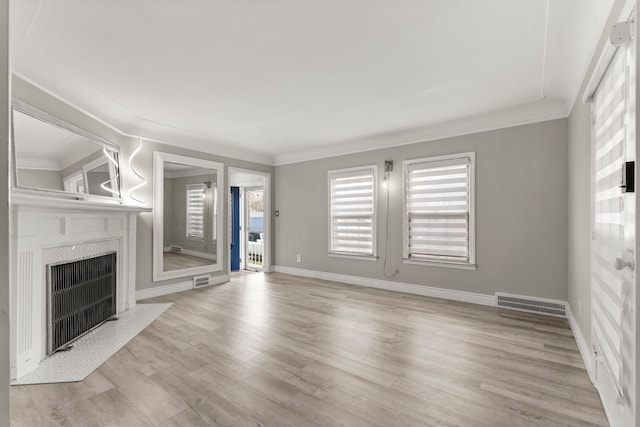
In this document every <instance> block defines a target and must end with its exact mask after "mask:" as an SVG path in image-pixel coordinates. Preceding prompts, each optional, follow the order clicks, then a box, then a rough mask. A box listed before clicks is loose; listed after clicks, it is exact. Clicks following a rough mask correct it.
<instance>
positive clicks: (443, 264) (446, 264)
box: [402, 259, 478, 270]
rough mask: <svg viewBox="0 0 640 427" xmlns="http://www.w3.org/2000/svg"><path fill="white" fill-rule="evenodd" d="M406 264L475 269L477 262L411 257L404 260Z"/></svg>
mask: <svg viewBox="0 0 640 427" xmlns="http://www.w3.org/2000/svg"><path fill="white" fill-rule="evenodd" d="M402 262H403V263H404V264H413V265H424V266H425V267H445V268H455V269H458V270H475V269H476V268H477V267H478V265H477V264H462V263H458V262H446V261H416V260H411V259H404V260H402Z"/></svg>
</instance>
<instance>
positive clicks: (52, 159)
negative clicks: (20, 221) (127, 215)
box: [12, 99, 121, 201]
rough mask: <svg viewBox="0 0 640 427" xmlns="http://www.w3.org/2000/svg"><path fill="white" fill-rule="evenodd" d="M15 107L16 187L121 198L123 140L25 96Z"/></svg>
mask: <svg viewBox="0 0 640 427" xmlns="http://www.w3.org/2000/svg"><path fill="white" fill-rule="evenodd" d="M12 107H13V108H12V151H13V156H12V172H13V173H12V185H13V187H14V188H17V189H20V190H24V191H28V192H34V193H40V194H43V195H57V196H60V197H63V196H64V197H67V198H76V199H95V200H100V199H103V200H114V199H115V200H118V201H119V200H121V196H120V151H119V148H118V146H116V145H115V144H112V143H110V142H109V141H106V140H104V139H102V138H99V137H97V136H95V135H92V134H91V133H89V132H87V131H85V130H84V129H80V128H78V127H76V126H74V125H72V124H70V123H67V122H65V121H63V120H60V119H59V118H57V117H54V116H52V115H50V114H48V113H46V112H44V111H41V110H39V109H37V108H35V107H32V106H30V105H28V104H25V103H23V102H21V101H19V100H15V99H14V100H13V102H12Z"/></svg>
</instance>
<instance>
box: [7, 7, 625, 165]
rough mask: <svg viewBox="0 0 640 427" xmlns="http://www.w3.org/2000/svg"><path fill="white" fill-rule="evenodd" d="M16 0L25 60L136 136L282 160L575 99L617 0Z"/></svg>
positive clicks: (28, 70) (51, 83) (492, 120)
mask: <svg viewBox="0 0 640 427" xmlns="http://www.w3.org/2000/svg"><path fill="white" fill-rule="evenodd" d="M14 3H15V4H13V6H12V9H11V24H12V25H11V36H12V37H11V40H12V46H11V47H12V55H13V57H12V67H13V72H14V73H15V74H16V75H19V76H24V77H25V78H26V79H27V80H28V81H30V82H34V83H36V85H37V86H39V87H41V88H47V89H48V92H49V93H55V94H56V95H57V97H59V98H60V99H62V100H65V102H67V101H68V103H70V104H71V105H73V106H75V107H76V108H78V109H79V110H81V111H83V112H85V113H87V114H89V115H90V116H92V117H94V118H96V117H100V118H101V119H102V121H103V123H104V122H108V123H110V124H111V126H110V127H112V128H117V129H120V130H121V131H120V133H122V134H125V135H127V136H134V135H136V136H137V135H143V136H144V137H145V139H149V140H153V141H157V142H162V143H169V144H171V145H175V146H181V147H185V148H190V149H193V150H198V151H203V152H207V153H214V154H217V155H220V156H224V157H232V158H238V159H242V160H249V161H253V162H258V163H267V164H270V163H273V162H274V160H275V163H279V162H288V161H290V160H291V159H295V158H309V157H312V156H314V155H316V154H314V153H320V152H327V151H328V150H327V148H323V147H343V148H344V149H346V145H352V148H350V150H352V151H353V150H355V151H358V150H359V148H358V146H359V145H358V144H360V145H362V144H361V141H365V140H367V141H369V138H373V140H374V141H376V142H375V144H376V145H382V144H383V138H385V136H388V137H389V139H388V140H387V146H392V145H395V144H398V141H413V142H417V140H418V139H422V135H424V137H425V138H427V139H430V138H432V137H431V136H430V135H436V134H437V135H445V134H446V135H447V136H450V135H451V134H463V133H469V129H472V128H479V129H488V128H495V127H496V126H498V123H502V126H513V125H516V124H520V123H524V122H531V121H536V120H538V119H536V117H557V115H558V110H559V109H562V110H564V111H565V114H566V112H568V111H569V110H570V107H571V106H572V105H573V103H574V101H575V99H576V98H577V94H578V90H579V87H580V85H581V83H582V81H583V79H584V76H585V74H586V69H587V66H588V64H589V61H590V60H591V56H592V55H593V52H594V49H595V45H596V43H597V41H598V38H599V36H600V34H601V32H602V27H603V24H604V22H605V21H606V18H607V16H608V14H609V11H610V10H611V7H612V5H613V0H546V1H531V0H484V1H482V2H478V1H475V0H459V1H456V2H452V1H450V0H427V1H421V2H404V3H403V4H402V7H399V6H398V4H394V3H391V2H373V3H372V2H369V1H366V0H348V1H343V2H299V1H296V0H281V1H278V2H275V3H274V2H258V3H255V2H252V3H248V2H225V1H222V0H212V1H209V2H196V3H194V4H192V5H190V7H188V8H185V7H184V5H183V4H182V3H176V2H161V4H160V3H158V2H155V1H153V0H129V1H127V2H113V1H109V0H95V1H91V2H86V1H82V0H60V1H57V2H41V1H40V0H21V1H19V2H14ZM114 23H117V26H115V25H114ZM328 28H330V29H331V30H330V31H328V30H327V29H328ZM561 103H562V104H564V107H563V108H560V107H559V104H561ZM532 105H536V107H535V108H531V106H532ZM506 109H514V110H515V112H513V113H509V112H506V111H504V112H503V113H501V115H502V117H503V119H497V118H496V117H493V116H494V113H493V112H496V111H500V110H506ZM544 109H546V110H545V111H544V112H543V111H542V110H544ZM524 110H528V111H529V113H528V114H531V116H527V114H525V112H524ZM484 116H486V117H485V119H484V124H482V125H481V124H480V123H479V120H480V119H478V117H484ZM509 116H511V117H512V119H513V120H514V121H513V122H506V121H505V120H504V118H506V117H509ZM465 118H470V119H468V120H465ZM452 123H458V124H460V126H461V127H460V128H457V129H454V128H452V125H451V124H452ZM469 123H475V124H474V125H471V124H469ZM465 126H466V127H465ZM416 129H421V130H420V131H416ZM426 129H429V130H426ZM443 129H448V131H447V132H445V131H444V130H443ZM371 135H373V136H372V137H370V136H371ZM354 141H355V142H354ZM403 143H410V142H403ZM354 144H355V145H354ZM305 152H306V153H307V154H304V155H303V154H302V153H305Z"/></svg>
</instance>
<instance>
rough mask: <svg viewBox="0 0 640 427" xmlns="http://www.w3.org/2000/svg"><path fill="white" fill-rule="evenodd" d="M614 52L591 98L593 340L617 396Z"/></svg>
mask: <svg viewBox="0 0 640 427" xmlns="http://www.w3.org/2000/svg"><path fill="white" fill-rule="evenodd" d="M624 53H625V50H624V49H618V52H617V53H616V55H615V56H614V57H613V59H612V61H611V63H610V65H609V67H608V68H607V71H606V72H605V74H604V76H603V77H602V80H601V81H600V84H599V85H598V88H597V90H596V92H595V94H594V98H593V106H592V112H593V140H594V146H593V150H594V152H593V162H594V163H593V164H594V185H593V191H594V193H593V208H594V212H593V221H594V224H593V231H594V233H593V245H592V262H591V265H592V267H591V268H592V310H593V326H592V330H593V337H594V340H595V342H596V344H597V346H598V347H599V350H600V356H601V357H602V359H603V362H604V364H605V366H606V368H607V370H608V371H609V374H610V376H611V379H612V381H613V382H614V385H615V387H616V388H617V390H618V393H620V394H621V390H622V386H621V374H622V369H623V366H622V365H623V364H622V359H623V351H622V346H623V336H624V334H623V325H622V322H623V318H624V294H623V292H624V288H625V285H624V276H623V273H622V272H620V271H617V270H616V269H615V268H614V266H613V260H615V259H616V257H619V256H620V254H621V253H622V252H623V251H624V240H625V212H624V200H623V195H622V192H621V190H620V188H618V186H619V185H620V182H621V180H622V173H621V169H622V165H623V163H624V161H625V133H626V128H625V113H626V90H627V85H626V64H625V54H624Z"/></svg>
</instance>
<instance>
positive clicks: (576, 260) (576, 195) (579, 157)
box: [568, 0, 624, 348]
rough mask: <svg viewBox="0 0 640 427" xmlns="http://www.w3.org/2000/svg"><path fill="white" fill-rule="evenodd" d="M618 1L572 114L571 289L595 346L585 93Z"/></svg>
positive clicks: (583, 329)
mask: <svg viewBox="0 0 640 427" xmlns="http://www.w3.org/2000/svg"><path fill="white" fill-rule="evenodd" d="M623 5H624V1H621V0H616V2H615V4H614V6H613V9H612V12H611V15H610V17H609V19H608V21H607V24H606V25H605V32H604V33H603V35H602V37H601V38H600V41H599V43H598V46H597V48H596V50H595V53H594V55H593V59H592V61H591V64H590V66H589V70H588V71H587V73H586V77H585V79H584V81H583V82H582V87H581V88H580V92H578V97H577V99H576V102H575V104H574V105H573V109H572V111H571V115H570V116H569V133H568V141H569V142H568V145H569V147H568V149H569V163H568V164H569V206H568V209H569V235H568V244H569V247H568V250H569V254H568V258H569V259H568V261H569V276H568V292H569V304H570V307H571V312H572V314H573V316H574V318H575V319H576V322H577V323H578V326H579V327H580V330H581V332H582V335H583V338H584V340H585V341H586V343H587V345H588V348H591V283H590V271H591V252H590V251H591V249H590V248H591V107H590V105H586V104H583V102H582V94H583V92H584V90H585V87H586V85H587V83H588V80H589V78H590V77H591V74H592V73H593V69H594V67H595V64H596V61H597V60H598V58H599V57H600V53H601V52H602V49H603V47H604V43H605V42H606V40H607V36H608V30H607V29H609V28H611V25H613V24H614V23H615V22H616V21H617V18H618V16H619V15H620V13H621V9H622V6H623Z"/></svg>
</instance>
